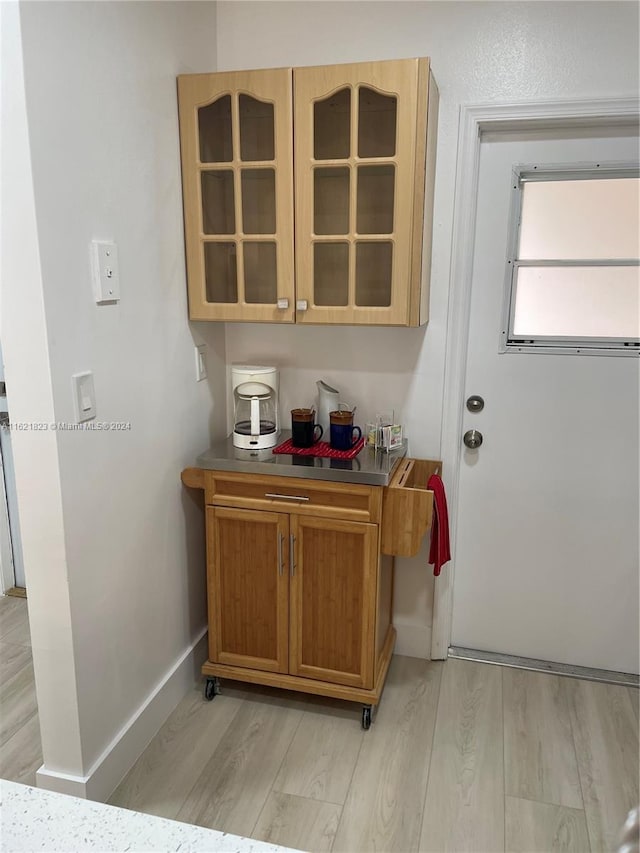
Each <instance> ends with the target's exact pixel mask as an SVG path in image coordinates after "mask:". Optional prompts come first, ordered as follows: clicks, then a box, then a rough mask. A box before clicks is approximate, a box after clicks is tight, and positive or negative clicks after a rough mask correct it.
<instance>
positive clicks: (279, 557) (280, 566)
mask: <svg viewBox="0 0 640 853" xmlns="http://www.w3.org/2000/svg"><path fill="white" fill-rule="evenodd" d="M283 539H284V536H283V535H282V533H278V574H279V575H281V574H282V573H283V572H284V566H283V565H282V541H283Z"/></svg>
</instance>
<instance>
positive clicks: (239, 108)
mask: <svg viewBox="0 0 640 853" xmlns="http://www.w3.org/2000/svg"><path fill="white" fill-rule="evenodd" d="M178 103H179V108H180V147H181V152H182V188H183V200H184V230H185V241H186V255H187V280H188V287H189V316H190V317H191V319H192V320H259V321H263V322H288V323H292V322H293V321H294V317H295V311H294V283H293V282H294V279H293V276H294V273H293V169H292V162H293V137H292V133H291V121H292V119H291V110H292V94H291V70H290V69H288V68H278V69H273V70H267V71H242V72H232V73H219V74H189V75H186V76H181V77H178ZM279 300H281V302H280V305H284V304H285V302H286V303H287V304H286V307H281V308H279V307H278V301H279Z"/></svg>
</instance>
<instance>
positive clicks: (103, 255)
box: [91, 240, 120, 305]
mask: <svg viewBox="0 0 640 853" xmlns="http://www.w3.org/2000/svg"><path fill="white" fill-rule="evenodd" d="M91 276H92V279H93V293H94V296H95V300H96V302H97V303H98V305H101V304H103V303H104V302H117V301H118V300H119V299H120V271H119V269H118V247H117V246H116V244H115V243H105V242H100V241H99V240H94V241H93V242H92V243H91Z"/></svg>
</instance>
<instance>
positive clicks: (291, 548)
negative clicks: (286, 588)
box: [289, 533, 296, 577]
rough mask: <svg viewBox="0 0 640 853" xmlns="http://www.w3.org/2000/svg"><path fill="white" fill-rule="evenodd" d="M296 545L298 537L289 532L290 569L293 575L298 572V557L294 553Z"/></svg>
mask: <svg viewBox="0 0 640 853" xmlns="http://www.w3.org/2000/svg"><path fill="white" fill-rule="evenodd" d="M295 546H296V537H295V536H294V535H293V533H290V534H289V571H290V573H291V577H293V576H294V575H295V573H296V558H295V554H294V550H295Z"/></svg>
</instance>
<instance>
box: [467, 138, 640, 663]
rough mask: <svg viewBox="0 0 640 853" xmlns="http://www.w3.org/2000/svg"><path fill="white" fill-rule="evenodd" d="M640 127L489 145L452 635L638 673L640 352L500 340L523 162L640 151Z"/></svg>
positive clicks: (481, 201) (489, 646)
mask: <svg viewBox="0 0 640 853" xmlns="http://www.w3.org/2000/svg"><path fill="white" fill-rule="evenodd" d="M637 151H638V138H637V136H629V135H622V136H619V137H612V138H594V136H593V132H592V133H591V135H588V134H587V135H585V136H584V137H583V138H579V139H568V138H556V139H549V138H539V134H538V138H536V137H534V136H532V135H529V136H528V137H527V136H522V135H520V136H516V135H514V134H511V135H509V136H507V135H506V134H502V135H497V134H496V135H493V136H492V137H489V138H487V139H485V140H483V142H482V144H481V149H480V171H479V188H478V209H477V220H476V222H477V225H476V236H475V249H474V268H473V281H472V296H471V318H470V329H469V350H468V361H467V372H466V389H465V400H466V399H467V398H468V397H469V396H470V395H474V394H477V395H480V396H481V397H483V398H484V400H485V407H484V409H483V410H482V412H480V413H475V414H474V413H471V412H469V411H467V409H466V407H465V416H464V423H463V432H464V431H466V430H469V429H477V430H480V432H481V433H482V434H483V438H484V442H483V444H482V446H481V447H480V448H479V449H478V450H468V449H466V448H464V447H463V445H462V436H460V445H461V448H462V450H461V452H462V458H461V464H460V483H459V504H458V523H457V530H456V545H455V553H456V568H455V582H454V592H453V623H452V639H451V644H452V645H454V646H462V647H467V648H471V649H477V650H484V651H491V652H499V653H504V654H511V655H520V656H523V657H529V658H538V659H542V660H546V661H555V662H561V663H566V664H573V665H578V666H588V667H597V668H602V669H609V670H617V671H621V672H633V673H637V672H638V512H639V508H638V495H639V482H638V478H639V473H638V465H639V458H638V452H639V450H638V449H639V443H640V442H639V429H638V420H639V366H640V362H639V360H638V359H636V358H631V357H620V356H595V355H568V354H563V355H557V354H545V353H539V352H538V353H533V354H528V353H527V354H525V353H519V354H513V353H509V354H500V353H499V351H498V341H499V333H500V323H501V317H502V305H503V292H504V277H505V263H506V258H507V232H508V215H509V204H510V194H511V186H512V182H511V173H512V169H513V166H514V165H515V164H524V163H547V164H557V163H576V162H580V161H582V162H585V161H590V162H591V161H594V160H598V159H602V160H610V161H613V160H617V161H632V160H633V159H634V158H636V159H637Z"/></svg>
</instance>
